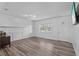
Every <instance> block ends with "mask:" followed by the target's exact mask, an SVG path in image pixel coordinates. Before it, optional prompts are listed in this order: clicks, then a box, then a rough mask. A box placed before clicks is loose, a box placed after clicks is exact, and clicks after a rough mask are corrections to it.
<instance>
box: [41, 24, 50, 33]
mask: <svg viewBox="0 0 79 59" xmlns="http://www.w3.org/2000/svg"><path fill="white" fill-rule="evenodd" d="M50 31H51V26H50V24H40V32H50Z"/></svg>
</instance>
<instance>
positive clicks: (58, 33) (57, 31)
mask: <svg viewBox="0 0 79 59" xmlns="http://www.w3.org/2000/svg"><path fill="white" fill-rule="evenodd" d="M71 20H72V19H71V16H63V17H57V18H51V19H45V20H38V21H33V23H34V26H33V33H34V35H35V36H38V37H44V38H49V39H54V40H62V41H67V42H72V34H71V32H72V31H71V30H70V29H71V27H72V21H71ZM45 23H47V24H50V26H51V28H52V29H51V32H40V31H39V24H45Z"/></svg>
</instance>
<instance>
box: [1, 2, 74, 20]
mask: <svg viewBox="0 0 79 59" xmlns="http://www.w3.org/2000/svg"><path fill="white" fill-rule="evenodd" d="M71 5H72V3H71V2H0V13H2V14H6V15H12V16H15V17H22V18H25V19H27V18H30V19H32V20H39V19H43V18H49V17H56V16H63V15H70V14H71Z"/></svg>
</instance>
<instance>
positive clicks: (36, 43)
mask: <svg viewBox="0 0 79 59" xmlns="http://www.w3.org/2000/svg"><path fill="white" fill-rule="evenodd" d="M0 55H1V56H75V52H74V49H73V46H72V44H71V43H68V42H64V41H56V40H50V39H44V38H38V37H30V38H26V39H22V40H17V41H13V42H12V43H11V47H6V48H4V49H0Z"/></svg>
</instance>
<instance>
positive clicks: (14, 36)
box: [0, 14, 32, 40]
mask: <svg viewBox="0 0 79 59" xmlns="http://www.w3.org/2000/svg"><path fill="white" fill-rule="evenodd" d="M0 31H5V32H7V35H10V36H11V40H18V39H23V38H27V37H29V36H31V33H32V22H31V20H29V19H22V18H17V17H13V16H8V15H4V14H0Z"/></svg>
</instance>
